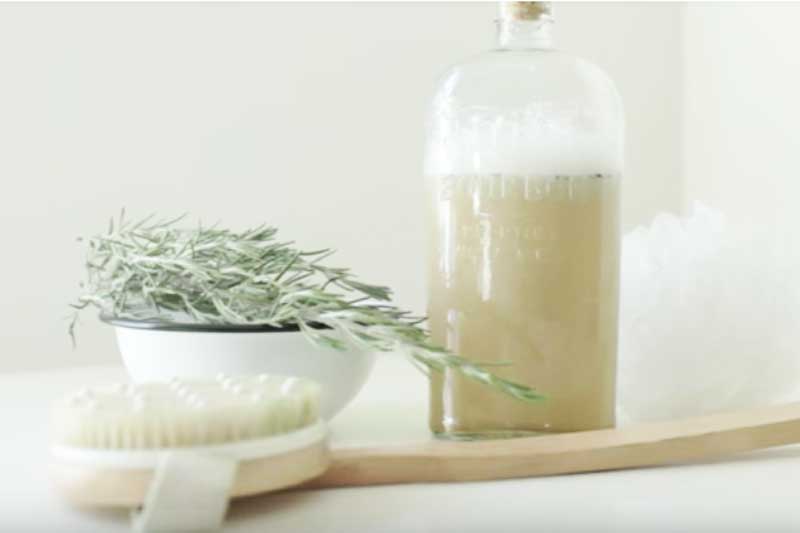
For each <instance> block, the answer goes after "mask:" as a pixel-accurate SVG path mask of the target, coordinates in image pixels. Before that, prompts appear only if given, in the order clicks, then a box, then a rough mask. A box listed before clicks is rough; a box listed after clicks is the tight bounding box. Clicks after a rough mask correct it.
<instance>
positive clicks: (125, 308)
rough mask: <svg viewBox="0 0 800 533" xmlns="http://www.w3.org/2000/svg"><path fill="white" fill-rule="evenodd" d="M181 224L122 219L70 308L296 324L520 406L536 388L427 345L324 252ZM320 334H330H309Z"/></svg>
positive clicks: (100, 245) (266, 231) (270, 235)
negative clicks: (396, 354)
mask: <svg viewBox="0 0 800 533" xmlns="http://www.w3.org/2000/svg"><path fill="white" fill-rule="evenodd" d="M182 220H183V217H180V218H177V219H172V220H166V221H154V220H153V217H148V218H146V219H143V220H140V221H138V222H128V221H126V220H125V217H124V212H123V214H121V215H120V217H119V218H118V219H117V220H114V219H112V220H111V222H110V223H109V229H108V231H107V232H106V233H105V234H101V235H96V236H94V237H92V238H90V239H88V241H87V251H88V253H87V259H86V269H87V279H86V282H85V283H83V284H82V287H83V294H81V296H80V297H79V298H78V300H77V302H75V303H74V304H72V307H74V308H75V309H76V311H75V317H74V319H73V321H72V323H71V324H70V335H71V336H72V337H73V340H74V334H75V325H76V323H77V318H78V313H79V312H80V310H82V309H85V308H87V307H90V306H91V307H95V308H98V309H100V311H101V312H102V313H105V314H108V315H110V316H114V317H117V318H129V319H138V320H160V321H171V322H181V321H192V322H199V323H210V324H267V325H271V326H275V327H283V326H287V325H297V326H299V327H300V329H301V330H302V331H303V332H304V333H305V334H306V336H307V337H308V338H309V339H310V340H311V341H312V342H314V343H316V344H318V345H324V346H329V347H332V348H336V349H346V348H347V347H348V346H356V347H359V348H362V349H367V350H375V351H393V350H402V351H403V352H405V353H406V354H407V355H408V356H409V358H410V359H411V361H412V362H413V363H415V365H416V366H418V367H420V368H421V369H422V370H424V371H434V372H441V371H443V370H444V369H446V368H451V369H456V370H458V371H460V372H461V373H462V374H463V375H464V376H466V377H468V378H470V379H473V380H475V381H477V382H480V383H483V384H485V385H487V386H490V387H494V388H496V389H498V390H500V391H502V392H504V393H506V394H509V395H511V396H513V397H515V398H518V399H520V400H523V401H539V400H541V399H543V396H542V395H540V394H539V393H537V392H536V391H535V390H533V389H531V388H529V387H526V386H524V385H521V384H519V383H514V382H512V381H509V380H506V379H504V378H501V377H499V376H497V375H495V374H493V373H492V372H490V371H488V370H487V369H486V368H485V365H482V364H479V363H477V362H473V361H470V360H468V359H466V358H463V357H460V356H458V355H456V354H453V353H450V352H448V351H447V350H445V349H444V348H442V347H440V346H436V345H434V344H433V343H432V342H431V340H430V337H429V335H428V332H427V331H426V330H425V329H424V328H422V327H421V326H420V324H421V322H423V320H424V319H423V318H420V317H415V316H412V315H411V314H410V313H409V312H407V311H403V310H401V309H398V308H397V307H395V306H394V305H392V304H391V303H390V301H391V294H392V293H391V290H390V289H389V288H388V287H383V286H379V285H369V284H366V283H362V282H360V281H358V280H357V279H356V278H355V277H354V275H353V274H352V273H351V272H350V270H349V269H346V268H336V267H331V266H327V265H324V264H323V260H324V259H327V258H328V257H329V256H330V255H331V254H332V253H333V250H329V249H323V250H314V251H304V250H299V249H297V248H295V247H294V246H293V243H292V242H284V241H278V240H277V239H276V234H277V230H276V228H273V227H269V226H263V225H262V226H259V227H256V228H252V229H249V230H246V231H243V232H238V233H237V232H234V231H230V230H227V229H221V228H218V227H216V226H212V227H203V226H201V225H200V226H198V227H197V228H195V229H182V228H180V227H178V223H179V222H181V221H182ZM320 324H322V325H324V326H328V328H329V329H321V328H319V327H315V326H318V325H320Z"/></svg>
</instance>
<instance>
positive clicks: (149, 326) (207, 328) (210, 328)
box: [100, 313, 331, 333]
mask: <svg viewBox="0 0 800 533" xmlns="http://www.w3.org/2000/svg"><path fill="white" fill-rule="evenodd" d="M100 320H101V321H102V322H105V323H106V324H109V325H111V326H115V327H120V328H128V329H145V330H151V331H179V332H207V333H297V332H300V331H301V330H300V326H298V325H297V324H287V325H285V326H281V327H277V326H272V325H270V324H203V323H192V322H169V321H166V320H159V319H135V318H120V317H115V316H112V315H110V314H106V313H100ZM309 326H310V327H311V328H313V329H331V328H330V327H329V326H326V325H325V324H319V323H311V324H309Z"/></svg>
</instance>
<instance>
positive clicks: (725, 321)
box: [619, 205, 800, 422]
mask: <svg viewBox="0 0 800 533" xmlns="http://www.w3.org/2000/svg"><path fill="white" fill-rule="evenodd" d="M773 242H775V239H773V238H771V235H770V234H768V233H767V232H766V230H745V229H742V228H735V227H733V226H732V225H730V224H728V223H727V222H726V220H725V218H724V217H723V215H722V214H721V213H719V212H717V211H715V210H712V209H709V208H706V207H703V206H700V205H696V206H695V207H694V209H693V212H692V213H691V215H690V216H689V217H687V218H684V219H680V218H678V217H675V216H672V215H659V216H658V217H656V218H655V220H654V221H653V223H652V224H651V225H650V226H649V227H639V228H637V229H635V230H633V231H632V232H631V233H629V234H628V235H626V236H625V238H624V240H623V248H622V250H623V251H622V287H621V302H620V353H619V356H620V359H619V365H620V368H619V402H620V420H621V421H622V422H633V421H643V420H663V419H670V418H677V417H684V416H691V415H696V414H703V413H709V412H715V411H721V410H726V409H733V408H740V407H748V406H755V405H763V404H767V403H774V402H777V401H782V400H786V399H787V398H789V397H790V396H793V395H794V394H795V392H796V390H797V389H798V386H800V262H798V261H797V256H796V254H794V253H793V252H792V250H789V249H787V247H786V246H785V244H786V243H784V246H783V247H782V248H781V247H776V246H773V245H772V244H771V243H773Z"/></svg>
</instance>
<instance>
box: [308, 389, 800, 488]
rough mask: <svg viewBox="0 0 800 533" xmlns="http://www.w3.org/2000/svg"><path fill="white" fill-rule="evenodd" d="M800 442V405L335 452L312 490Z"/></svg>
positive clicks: (672, 458) (599, 465)
mask: <svg viewBox="0 0 800 533" xmlns="http://www.w3.org/2000/svg"><path fill="white" fill-rule="evenodd" d="M797 442H800V403H793V404H786V405H780V406H774V407H765V408H759V409H753V410H747V411H735V412H729V413H722V414H716V415H711V416H703V417H696V418H687V419H682V420H675V421H669V422H660V423H650V424H641V425H634V426H628V427H623V428H619V429H607V430H598V431H585V432H579V433H564V434H558V435H547V436H540V437H525V438H517V439H505V440H491V441H475V442H450V441H437V440H432V441H428V442H423V443H419V444H408V445H403V446H382V447H368V448H366V447H365V448H344V449H334V450H333V462H332V465H331V467H330V468H329V469H328V471H327V472H326V473H325V474H323V475H322V476H321V477H319V478H317V479H315V480H313V481H312V482H310V483H309V484H308V485H307V486H308V487H314V488H321V487H343V486H356V485H381V484H394V483H417V482H445V481H448V482H449V481H476V480H489V479H504V478H521V477H533V476H547V475H553V474H568V473H577V472H594V471H601V470H616V469H623V468H635V467H643V466H654V465H662V464H667V463H675V462H681V461H688V460H695V459H700V458H708V457H712V456H721V455H727V454H732V453H738V452H745V451H750V450H756V449H760V448H768V447H772V446H780V445H784V444H793V443H797Z"/></svg>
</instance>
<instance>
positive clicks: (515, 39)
mask: <svg viewBox="0 0 800 533" xmlns="http://www.w3.org/2000/svg"><path fill="white" fill-rule="evenodd" d="M551 27H552V21H551V20H548V19H538V20H514V19H510V20H509V19H500V20H498V21H497V47H498V49H500V50H550V49H552V48H553V37H552V32H551V30H552V28H551Z"/></svg>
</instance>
